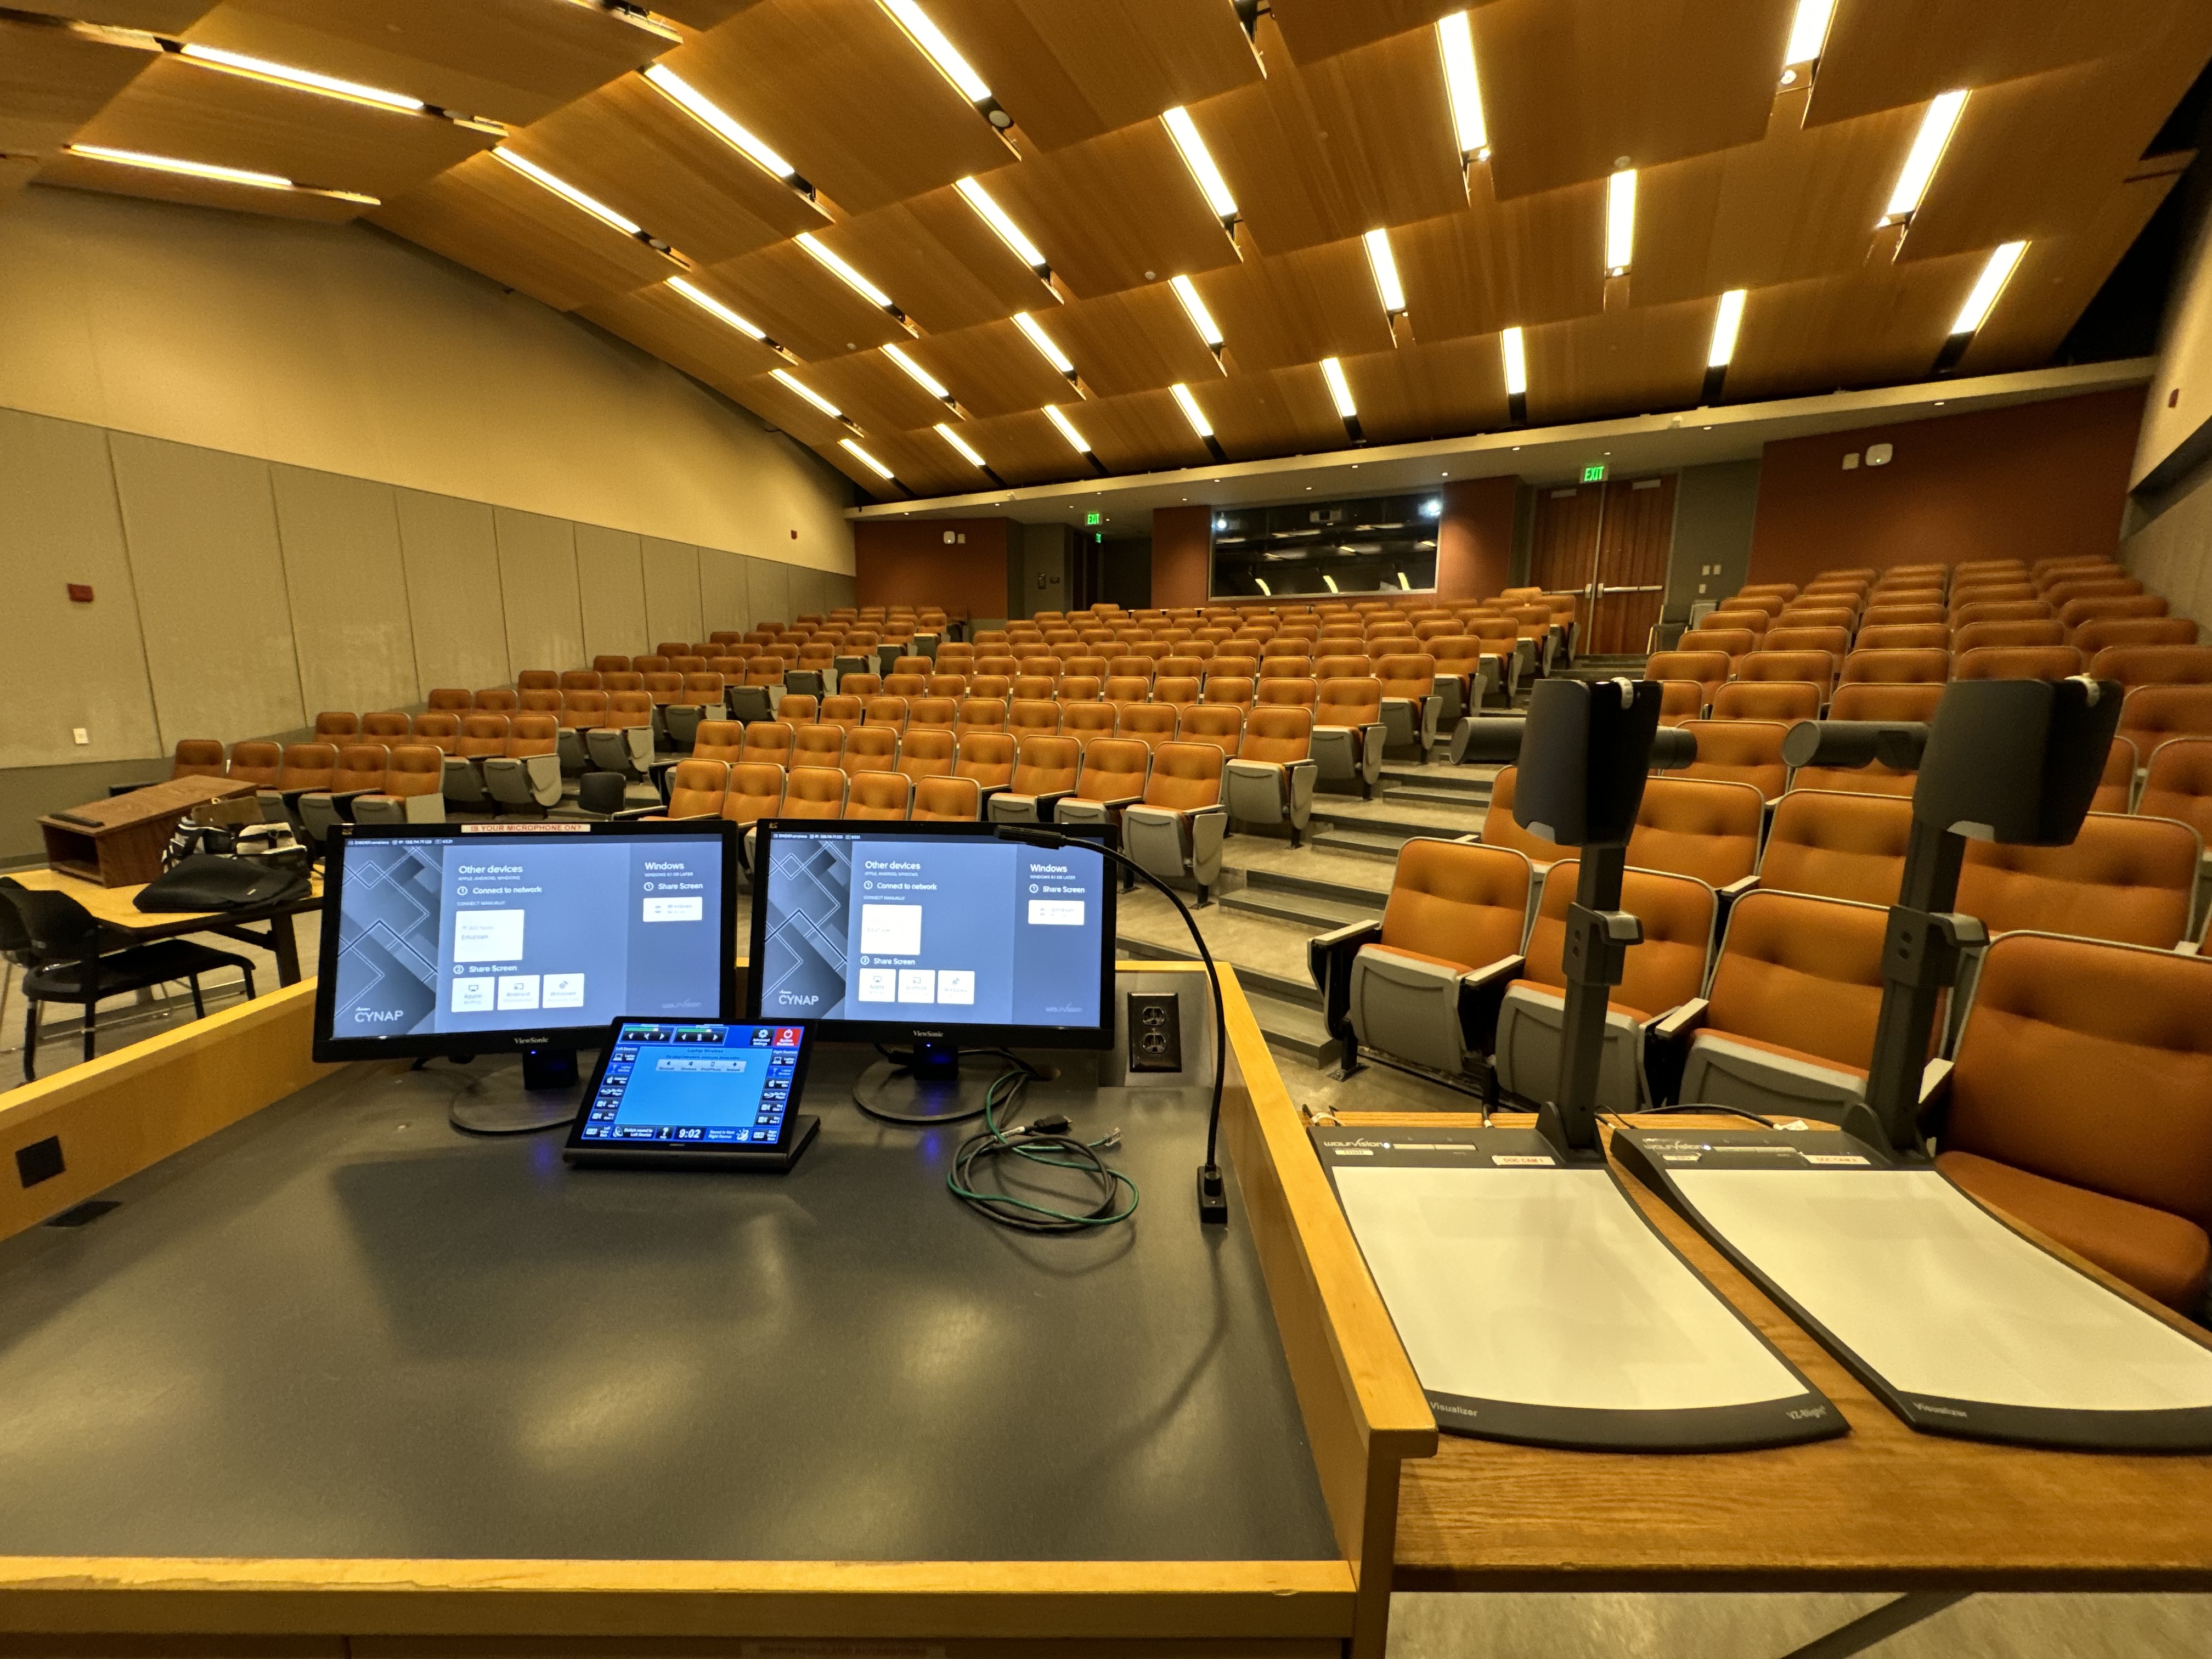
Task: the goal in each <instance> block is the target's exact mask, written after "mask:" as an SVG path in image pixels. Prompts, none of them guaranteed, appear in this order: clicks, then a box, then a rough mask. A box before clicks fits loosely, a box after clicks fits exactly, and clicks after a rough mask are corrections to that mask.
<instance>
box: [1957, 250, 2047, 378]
mask: <svg viewBox="0 0 2212 1659" xmlns="http://www.w3.org/2000/svg"><path fill="white" fill-rule="evenodd" d="M2025 252H2027V243H2026V242H2024V241H2021V242H2006V243H2003V244H2002V245H2000V246H1996V247H1994V248H1992V249H1990V257H1989V258H1987V259H1986V260H1984V262H1983V264H1982V270H1981V275H1980V276H1977V277H1975V278H1974V286H1973V288H1972V289H1971V290H1970V291H1969V292H1968V294H1967V295H1966V303H1965V304H1964V305H1962V306H1960V307H1959V315H1958V317H1957V318H1956V319H1954V321H1953V322H1952V324H1951V334H1950V337H1949V338H1948V339H1947V340H1945V341H1944V342H1943V349H1942V351H1941V352H1939V353H1938V354H1936V373H1937V374H1943V373H1946V372H1948V370H1949V369H1950V368H1952V367H1953V366H1954V365H1955V364H1956V363H1957V362H1958V361H1959V359H1960V358H1961V357H1963V356H1966V348H1967V347H1968V346H1969V345H1971V344H1972V343H1973V339H1974V336H1975V335H1976V334H1977V333H1978V332H1979V331H1980V329H1981V326H1982V325H1983V324H1984V323H1985V322H1987V321H1989V319H1990V312H1991V311H1993V310H1995V309H1996V303H1997V300H1998V298H1999V296H2000V295H2002V294H2003V293H2004V289H2005V284H2006V283H2008V282H2010V281H2011V280H2012V274H2013V272H2014V270H2016V269H2017V268H2018V267H2019V264H2020V258H2021V255H2022V254H2023V253H2025Z"/></svg>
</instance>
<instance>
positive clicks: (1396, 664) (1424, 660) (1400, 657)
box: [1375, 651, 1437, 702]
mask: <svg viewBox="0 0 2212 1659" xmlns="http://www.w3.org/2000/svg"><path fill="white" fill-rule="evenodd" d="M1375 678H1376V679H1377V680H1379V681H1381V682H1382V684H1383V696H1386V697H1403V698H1408V699H1411V700H1413V701H1414V702H1419V700H1420V699H1421V698H1423V697H1425V696H1428V695H1429V694H1430V693H1431V691H1433V690H1435V689H1436V679H1437V659H1436V658H1435V657H1433V656H1431V654H1430V653H1427V652H1425V651H1421V652H1407V651H1398V652H1393V653H1391V654H1390V655H1389V656H1387V657H1383V658H1380V659H1377V660H1376V664H1375Z"/></svg>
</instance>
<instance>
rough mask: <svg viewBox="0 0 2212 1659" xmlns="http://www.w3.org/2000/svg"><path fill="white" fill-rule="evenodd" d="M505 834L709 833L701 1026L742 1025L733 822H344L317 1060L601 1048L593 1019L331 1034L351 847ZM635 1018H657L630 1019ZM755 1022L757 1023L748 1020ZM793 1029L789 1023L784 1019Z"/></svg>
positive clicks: (335, 860)
mask: <svg viewBox="0 0 2212 1659" xmlns="http://www.w3.org/2000/svg"><path fill="white" fill-rule="evenodd" d="M502 835H519V836H571V835H585V836H597V837H600V838H602V839H608V840H620V841H635V842H643V841H653V840H659V839H663V838H665V837H670V836H678V837H688V838H690V839H691V840H695V841H696V840H699V839H702V838H704V837H708V836H711V837H713V838H714V839H715V840H717V841H719V842H720V843H721V854H722V881H721V912H720V925H721V935H722V939H721V946H720V950H719V951H717V952H716V958H715V959H716V960H717V961H718V962H719V963H720V965H721V975H720V983H719V984H718V985H717V986H716V987H715V1008H716V1012H714V1013H713V1014H712V1015H706V1014H702V1015H699V1016H696V1017H695V1021H696V1024H722V1025H728V1024H739V1023H741V1022H739V1021H738V1018H737V1003H738V985H737V953H738V920H737V913H738V890H737V879H738V873H739V871H740V867H741V866H739V865H738V833H737V826H736V825H735V824H734V823H730V822H729V821H728V820H727V819H720V818H715V819H708V818H672V819H669V820H667V821H665V822H656V823H645V822H642V821H641V820H638V819H634V818H633V819H629V820H615V819H592V820H587V821H583V822H571V821H568V820H562V819H550V820H549V819H538V818H524V819H518V820H514V821H512V822H509V821H506V820H500V819H494V820H487V821H483V822H479V823H413V824H406V823H390V824H382V823H380V824H368V823H346V824H340V825H338V826H337V829H336V830H335V831H334V833H333V834H332V835H331V836H330V837H329V839H328V840H327V841H326V842H325V848H326V851H325V858H324V862H323V908H322V938H321V940H320V942H319V947H318V950H317V951H316V975H315V1024H314V1030H313V1057H314V1059H315V1060H316V1061H317V1062H318V1063H320V1064H332V1063H340V1062H343V1061H346V1060H410V1059H422V1058H425V1057H427V1058H429V1059H434V1060H435V1059H441V1058H447V1057H452V1058H456V1059H459V1058H462V1057H468V1058H473V1057H475V1056H477V1055H481V1054H525V1053H528V1052H531V1051H533V1050H544V1049H554V1050H574V1049H583V1048H596V1047H597V1046H598V1045H599V1042H600V1041H601V1040H602V1039H603V1038H604V1037H605V1036H606V1033H607V1030H608V1025H607V1022H606V1021H605V1020H604V1019H595V1020H593V1021H592V1022H591V1023H590V1024H581V1025H545V1024H536V1025H532V1026H529V1027H528V1028H526V1029H524V1030H513V1031H428V1032H424V1033H422V1034H421V1035H419V1036H337V1035H336V1034H335V1033H333V1032H332V1031H331V1020H332V1019H333V1018H334V1017H335V1015H336V1012H337V1009H336V1006H335V1005H336V1003H337V953H338V933H339V927H338V917H339V916H340V915H342V914H343V911H342V909H341V907H342V906H343V903H344V901H345V849H346V848H348V847H349V846H351V845H353V844H354V843H355V842H363V841H435V842H453V843H455V844H458V843H460V842H465V841H468V840H470V839H471V838H472V837H477V836H483V837H492V836H502ZM628 1018H653V1016H647V1015H635V1014H633V1015H629V1016H628ZM744 1023H757V1022H744ZM784 1023H785V1024H792V1023H793V1022H791V1021H786V1022H784Z"/></svg>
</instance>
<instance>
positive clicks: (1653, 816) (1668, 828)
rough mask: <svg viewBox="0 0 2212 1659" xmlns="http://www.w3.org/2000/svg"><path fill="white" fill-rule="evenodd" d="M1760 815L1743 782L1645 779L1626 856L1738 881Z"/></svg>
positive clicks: (1752, 852) (1762, 807) (1717, 880)
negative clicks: (1641, 798)
mask: <svg viewBox="0 0 2212 1659" xmlns="http://www.w3.org/2000/svg"><path fill="white" fill-rule="evenodd" d="M1765 817H1766V803H1765V799H1763V798H1762V797H1761V796H1760V794H1759V791H1758V790H1756V789H1754V788H1753V787H1751V786H1750V785H1749V784H1747V783H1725V782H1717V781H1710V780H1706V779H1702V778H1684V777H1674V776H1665V777H1655V778H1650V779H1647V780H1646V781H1645V782H1644V799H1643V802H1642V803H1641V804H1640V805H1638V808H1637V810H1636V827H1635V829H1632V830H1631V831H1630V832H1629V836H1628V861H1629V862H1630V863H1631V864H1632V865H1634V866H1637V867H1638V869H1641V870H1663V871H1666V872H1669V873H1670V874H1673V875H1677V876H1690V877H1693V878H1696V879H1697V880H1699V881H1701V882H1704V883H1705V884H1707V885H1708V886H1712V887H1725V886H1727V885H1728V884H1729V883H1730V882H1732V881H1741V880H1742V879H1743V878H1745V877H1746V876H1747V875H1749V874H1750V873H1751V872H1752V869H1753V866H1755V865H1756V864H1757V863H1758V860H1759V829H1760V827H1761V826H1762V825H1763V824H1764V823H1765ZM1487 822H1488V820H1485V823H1487ZM1484 838H1485V839H1486V840H1487V839H1488V837H1487V836H1485V837H1484ZM1632 954H1633V953H1632Z"/></svg>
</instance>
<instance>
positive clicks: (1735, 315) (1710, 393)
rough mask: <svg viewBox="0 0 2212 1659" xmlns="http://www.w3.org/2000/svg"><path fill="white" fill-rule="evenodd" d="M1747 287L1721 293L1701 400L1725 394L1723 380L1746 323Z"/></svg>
mask: <svg viewBox="0 0 2212 1659" xmlns="http://www.w3.org/2000/svg"><path fill="white" fill-rule="evenodd" d="M1743 298H1744V290H1743V289H1740V288H1732V289H1729V291H1728V292H1727V293H1725V294H1723V295H1721V303H1720V307H1719V309H1718V310H1717V311H1715V312H1714V313H1713V337H1712V341H1711V343H1710V344H1708V345H1707V346H1706V348H1705V390H1704V392H1702V393H1700V394H1699V398H1698V401H1699V403H1701V404H1709V403H1711V402H1712V401H1713V399H1714V398H1717V397H1719V396H1720V395H1721V383H1722V381H1723V380H1725V379H1726V378H1727V375H1728V366H1729V359H1730V358H1732V357H1734V356H1735V337H1736V334H1737V331H1739V330H1741V328H1742V326H1743Z"/></svg>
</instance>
